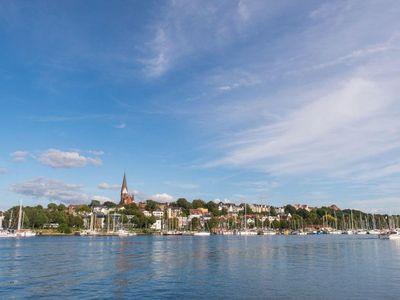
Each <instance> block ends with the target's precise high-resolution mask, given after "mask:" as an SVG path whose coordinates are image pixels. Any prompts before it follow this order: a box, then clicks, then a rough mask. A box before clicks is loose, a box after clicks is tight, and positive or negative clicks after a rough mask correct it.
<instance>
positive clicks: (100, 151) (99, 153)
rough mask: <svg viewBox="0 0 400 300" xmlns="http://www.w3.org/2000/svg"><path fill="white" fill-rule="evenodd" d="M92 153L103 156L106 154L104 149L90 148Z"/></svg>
mask: <svg viewBox="0 0 400 300" xmlns="http://www.w3.org/2000/svg"><path fill="white" fill-rule="evenodd" d="M88 152H89V153H90V154H93V155H96V156H102V155H104V151H102V150H89V151H88Z"/></svg>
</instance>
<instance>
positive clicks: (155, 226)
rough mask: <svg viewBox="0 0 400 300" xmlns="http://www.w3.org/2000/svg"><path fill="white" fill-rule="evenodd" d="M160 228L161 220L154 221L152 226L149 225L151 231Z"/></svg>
mask: <svg viewBox="0 0 400 300" xmlns="http://www.w3.org/2000/svg"><path fill="white" fill-rule="evenodd" d="M161 228H162V220H161V219H158V220H156V221H155V223H153V225H151V229H155V230H161Z"/></svg>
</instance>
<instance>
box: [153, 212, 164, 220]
mask: <svg viewBox="0 0 400 300" xmlns="http://www.w3.org/2000/svg"><path fill="white" fill-rule="evenodd" d="M153 216H154V217H155V218H156V219H162V217H163V216H164V212H163V211H162V210H155V211H153Z"/></svg>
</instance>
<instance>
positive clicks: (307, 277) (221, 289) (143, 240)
mask: <svg viewBox="0 0 400 300" xmlns="http://www.w3.org/2000/svg"><path fill="white" fill-rule="evenodd" d="M39 297H40V298H42V299H43V298H44V299H57V298H58V299H64V298H68V299H205V298H208V299H211V298H213V299H220V298H226V299H299V298H303V299H399V298H400V241H391V240H380V239H378V238H377V237H376V236H369V235H364V236H356V235H354V236H344V235H339V236H331V235H321V236H247V237H246V236H242V237H240V236H200V237H194V236H134V237H124V238H120V237H33V238H22V239H2V240H0V299H36V298H39Z"/></svg>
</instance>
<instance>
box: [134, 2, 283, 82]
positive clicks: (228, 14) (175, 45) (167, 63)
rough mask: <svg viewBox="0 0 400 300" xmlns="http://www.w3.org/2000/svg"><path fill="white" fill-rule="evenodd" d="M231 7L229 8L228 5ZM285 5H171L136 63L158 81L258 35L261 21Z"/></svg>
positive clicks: (173, 3)
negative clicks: (213, 53)
mask: <svg viewBox="0 0 400 300" xmlns="http://www.w3.org/2000/svg"><path fill="white" fill-rule="evenodd" d="M232 4H233V5H232ZM285 6H286V4H285V5H282V4H280V3H274V4H271V3H264V2H263V1H254V2H243V1H240V2H239V3H238V5H236V3H232V2H229V1H228V2H221V3H220V2H215V1H172V2H170V3H169V4H167V5H165V6H164V8H163V10H162V12H160V16H161V17H160V18H158V19H157V20H156V21H155V22H154V23H155V25H154V27H151V29H152V32H150V33H148V35H150V36H151V37H152V38H151V40H150V41H149V42H147V46H146V47H145V49H142V50H143V52H144V55H143V56H144V58H142V59H140V60H139V62H140V63H141V64H142V65H143V69H144V72H145V73H146V74H147V76H149V77H159V76H162V75H164V74H165V73H167V72H168V71H170V70H171V69H172V68H175V67H178V66H180V65H184V64H185V62H186V61H187V60H191V61H193V60H194V59H196V57H201V56H202V55H204V54H207V53H209V52H213V51H215V52H218V51H221V49H222V48H224V47H226V46H228V45H230V44H231V43H233V42H234V41H237V40H241V39H244V40H245V39H248V38H249V36H252V35H255V34H257V32H258V28H259V27H258V25H259V23H260V22H261V21H263V22H265V21H267V22H268V20H272V19H273V18H274V17H275V16H276V15H277V14H278V13H279V12H280V11H282V10H283V9H284V7H285Z"/></svg>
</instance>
